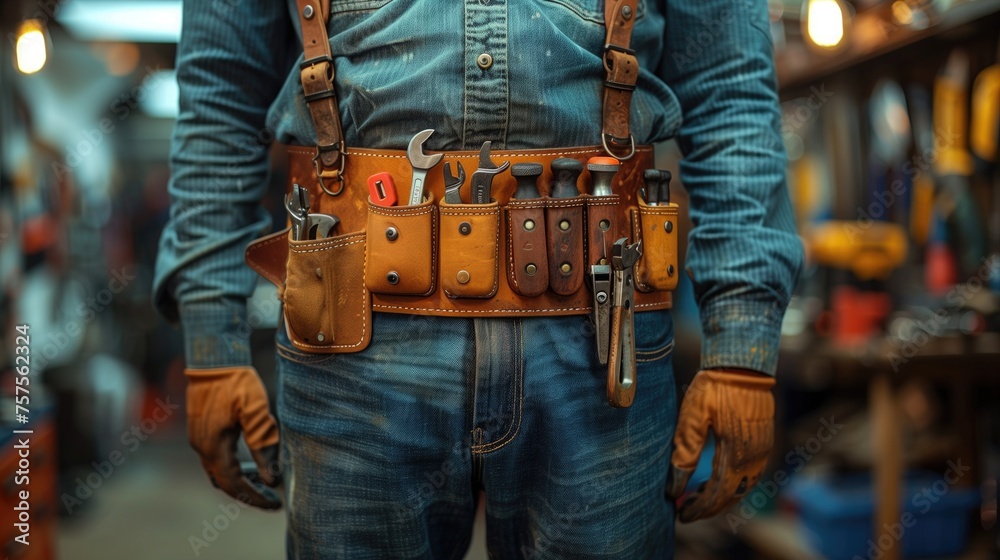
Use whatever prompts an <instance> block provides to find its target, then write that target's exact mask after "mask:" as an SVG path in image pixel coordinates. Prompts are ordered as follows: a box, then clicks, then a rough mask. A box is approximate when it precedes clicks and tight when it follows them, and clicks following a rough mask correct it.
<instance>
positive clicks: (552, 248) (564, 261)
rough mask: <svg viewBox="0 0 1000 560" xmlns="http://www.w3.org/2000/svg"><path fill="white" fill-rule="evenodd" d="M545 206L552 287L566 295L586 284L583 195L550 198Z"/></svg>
mask: <svg viewBox="0 0 1000 560" xmlns="http://www.w3.org/2000/svg"><path fill="white" fill-rule="evenodd" d="M547 202H548V204H547V207H546V208H545V232H546V235H547V241H548V253H549V287H550V288H552V291H553V292H555V293H557V294H559V295H563V296H568V295H572V294H574V293H576V292H577V290H579V289H580V287H581V286H583V269H584V265H583V263H584V260H583V252H584V234H585V231H584V230H585V229H586V224H585V223H584V221H583V207H584V204H585V203H586V200H585V198H584V197H580V196H578V197H573V198H550V199H548V201H547Z"/></svg>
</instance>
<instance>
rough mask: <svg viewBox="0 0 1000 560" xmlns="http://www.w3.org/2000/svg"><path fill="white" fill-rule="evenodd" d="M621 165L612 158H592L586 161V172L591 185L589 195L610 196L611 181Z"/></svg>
mask: <svg viewBox="0 0 1000 560" xmlns="http://www.w3.org/2000/svg"><path fill="white" fill-rule="evenodd" d="M620 167H621V164H620V163H619V162H618V160H617V159H615V158H613V157H592V158H590V159H589V160H587V171H590V177H591V185H592V188H591V190H590V194H592V195H594V196H611V195H612V194H614V193H613V191H612V190H611V184H612V181H614V179H615V173H618V169H619V168H620Z"/></svg>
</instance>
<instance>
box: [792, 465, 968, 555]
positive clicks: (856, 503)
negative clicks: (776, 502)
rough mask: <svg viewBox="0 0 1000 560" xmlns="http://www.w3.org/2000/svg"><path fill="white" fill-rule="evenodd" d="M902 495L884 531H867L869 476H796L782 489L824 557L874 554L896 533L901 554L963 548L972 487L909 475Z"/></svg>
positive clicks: (929, 476) (870, 506) (946, 552)
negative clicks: (893, 520) (896, 513)
mask: <svg viewBox="0 0 1000 560" xmlns="http://www.w3.org/2000/svg"><path fill="white" fill-rule="evenodd" d="M966 476H968V475H967V474H966ZM951 478H955V477H954V475H952V476H951ZM903 496H904V497H903V500H904V501H903V503H902V505H901V506H902V507H901V509H900V519H899V520H897V522H896V523H894V524H893V525H894V526H893V527H891V528H890V530H889V531H886V530H885V529H883V530H882V531H880V532H879V534H878V535H873V530H872V524H873V523H874V509H875V507H874V499H875V498H874V487H873V484H872V479H871V476H869V475H851V476H837V477H822V478H813V477H801V476H800V477H798V478H796V479H794V480H792V481H791V482H790V483H789V485H788V488H787V490H786V492H785V498H787V499H788V500H790V501H791V502H793V503H795V504H796V505H797V506H798V508H799V510H800V516H801V520H802V524H803V525H804V526H805V528H806V530H807V533H808V537H809V540H810V542H811V543H812V545H813V547H814V548H815V549H816V550H817V551H818V552H820V553H821V554H823V555H824V556H826V557H827V558H829V559H830V560H856V559H862V560H869V559H875V558H880V557H881V556H882V554H881V552H882V551H884V550H885V545H887V544H888V543H889V542H890V541H889V540H888V539H891V541H893V542H894V541H896V540H897V538H896V537H897V536H898V537H899V539H898V540H900V541H902V551H903V556H904V557H906V558H918V557H922V556H944V555H949V554H956V553H959V552H961V551H962V550H964V549H965V545H966V540H967V536H968V522H969V512H970V510H972V509H973V508H975V507H978V505H979V492H978V491H977V490H976V489H968V488H957V487H955V486H954V485H952V484H948V482H947V481H946V479H945V478H944V477H942V476H939V475H934V474H930V473H914V474H911V475H910V476H908V477H907V480H906V484H905V487H904V492H903ZM907 514H909V516H910V517H908V516H907ZM883 535H887V536H883ZM879 538H881V539H882V542H881V543H879V542H878V540H877V539H879ZM880 544H881V545H882V546H881V547H880Z"/></svg>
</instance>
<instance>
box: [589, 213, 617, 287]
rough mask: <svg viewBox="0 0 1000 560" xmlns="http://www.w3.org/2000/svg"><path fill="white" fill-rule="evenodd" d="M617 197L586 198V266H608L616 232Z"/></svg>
mask: <svg viewBox="0 0 1000 560" xmlns="http://www.w3.org/2000/svg"><path fill="white" fill-rule="evenodd" d="M620 199H621V197H620V196H618V195H611V196H588V197H587V265H588V269H589V265H592V264H609V263H610V262H611V261H610V259H611V246H612V245H614V243H615V241H617V239H615V232H616V231H618V202H619V200H620Z"/></svg>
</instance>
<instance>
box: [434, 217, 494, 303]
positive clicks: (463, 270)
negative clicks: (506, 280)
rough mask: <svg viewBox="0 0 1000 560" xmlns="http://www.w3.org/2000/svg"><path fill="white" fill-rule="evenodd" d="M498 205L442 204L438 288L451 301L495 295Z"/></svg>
mask: <svg viewBox="0 0 1000 560" xmlns="http://www.w3.org/2000/svg"><path fill="white" fill-rule="evenodd" d="M499 236H500V205H499V204H498V203H497V201H495V200H494V201H493V202H491V203H490V204H446V203H442V204H441V246H440V248H439V256H440V259H441V287H442V288H443V289H444V292H445V294H446V295H447V296H448V297H450V298H490V297H493V295H494V294H496V292H497V282H498V279H497V264H498V262H499V261H500V259H499V256H500V255H499V252H500V239H499Z"/></svg>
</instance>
